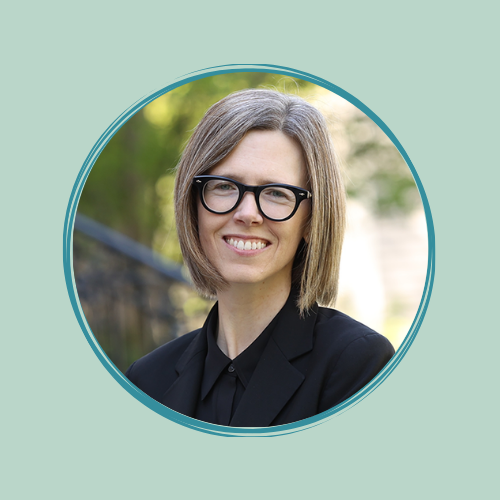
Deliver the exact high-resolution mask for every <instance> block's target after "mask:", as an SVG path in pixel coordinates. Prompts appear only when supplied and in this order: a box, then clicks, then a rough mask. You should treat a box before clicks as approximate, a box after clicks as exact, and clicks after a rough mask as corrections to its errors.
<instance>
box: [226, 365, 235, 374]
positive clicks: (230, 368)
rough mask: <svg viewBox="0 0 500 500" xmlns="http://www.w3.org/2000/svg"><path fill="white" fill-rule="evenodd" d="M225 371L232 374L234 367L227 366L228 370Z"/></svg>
mask: <svg viewBox="0 0 500 500" xmlns="http://www.w3.org/2000/svg"><path fill="white" fill-rule="evenodd" d="M227 371H228V372H229V373H233V372H234V366H233V365H229V368H228V369H227Z"/></svg>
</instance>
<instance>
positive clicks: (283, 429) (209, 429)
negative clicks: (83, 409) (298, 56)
mask: <svg viewBox="0 0 500 500" xmlns="http://www.w3.org/2000/svg"><path fill="white" fill-rule="evenodd" d="M242 72H260V73H275V74H280V75H284V76H289V77H292V78H299V79H302V80H306V81H309V82H311V83H314V84H316V85H318V86H320V87H323V88H325V89H327V90H329V91H331V92H333V93H335V94H337V95H339V96H340V97H342V98H344V99H345V100H347V101H349V102H350V103H351V104H353V105H354V106H356V107H357V108H358V109H359V110H360V111H362V112H363V113H365V114H366V115H367V116H368V117H369V118H371V120H373V122H375V123H376V124H377V125H378V126H379V127H380V129H381V130H382V131H383V132H384V133H385V134H386V135H387V137H388V138H389V139H390V140H391V141H392V143H393V144H394V146H395V147H396V148H397V150H398V151H399V153H400V154H401V156H402V157H403V159H404V161H405V162H406V165H407V166H408V168H409V169H410V171H411V173H412V175H413V178H414V181H415V184H416V186H417V189H418V192H419V194H420V197H421V200H422V205H423V209H424V212H425V219H426V224H427V237H428V260H427V272H426V277H425V285H424V289H423V293H422V298H421V300H420V304H419V307H418V310H417V313H416V315H415V318H414V319H413V322H412V324H411V326H410V329H409V331H408V333H407V335H406V337H405V338H404V340H403V342H402V344H401V345H400V347H399V349H398V350H397V352H396V354H395V355H394V356H393V357H392V359H391V360H390V361H389V363H388V364H387V365H386V366H385V367H384V368H383V369H382V370H381V371H380V372H379V373H378V375H377V376H376V377H375V378H374V379H373V380H372V381H371V382H370V383H368V384H367V385H366V386H365V387H363V388H362V389H361V390H360V391H358V392H357V393H356V394H354V395H353V396H351V397H350V398H349V399H347V400H346V401H344V402H342V403H341V404H339V405H337V406H335V407H333V408H331V409H329V410H327V411H325V412H323V413H320V414H318V415H315V416H313V417H309V418H306V419H304V420H300V421H298V422H294V423H291V424H286V425H279V426H275V427H258V428H253V427H244V428H243V427H242V428H238V427H225V426H219V425H215V424H210V423H207V422H202V421H199V420H196V419H194V418H191V417H188V416H185V415H182V414H180V413H177V412H176V411H174V410H171V409H170V408H168V407H166V406H164V405H162V404H161V403H159V402H157V401H155V400H154V399H152V398H150V397H149V396H147V395H146V394H145V393H144V392H142V391H141V390H140V389H138V388H137V387H136V386H135V385H134V384H132V383H131V382H130V381H129V380H128V379H127V378H126V377H125V375H124V374H123V373H122V372H121V371H120V370H119V369H118V368H117V367H116V366H115V365H114V363H113V362H112V361H111V360H110V359H109V357H108V356H107V354H106V353H105V352H104V350H103V349H102V347H101V346H100V345H99V343H98V342H97V340H96V338H95V336H94V334H93V333H92V330H91V328H90V326H89V324H88V323H87V320H86V318H85V315H84V313H83V310H82V307H81V304H80V300H79V298H78V292H77V288H76V283H75V278H74V273H73V229H74V224H75V217H76V212H77V207H78V202H79V199H80V195H81V193H82V190H83V187H84V185H85V181H86V179H87V177H88V175H89V173H90V171H91V169H92V167H93V166H94V163H95V162H96V160H97V158H98V157H99V155H100V153H101V152H102V150H103V149H104V148H105V147H106V145H107V144H108V142H109V141H110V139H111V138H112V137H113V136H114V135H115V133H116V132H117V131H118V130H119V129H120V128H121V127H122V125H123V124H124V123H125V122H127V120H129V119H130V118H131V117H132V116H133V115H134V114H136V113H137V112H138V111H140V110H141V109H142V108H144V107H145V106H146V105H147V104H149V103H150V102H151V101H153V100H155V99H157V98H158V97H160V96H161V95H163V94H166V93H167V92H169V91H171V90H173V89H176V88H177V87H180V86H182V85H185V84H187V83H190V82H192V81H195V80H199V79H202V78H206V77H210V76H215V75H220V74H226V73H242ZM63 266H64V275H65V280H66V286H67V289H68V294H69V297H70V300H71V305H72V307H73V310H74V312H75V315H76V318H77V320H78V322H79V324H80V327H81V329H82V331H83V333H84V335H85V337H86V339H87V341H88V342H89V344H90V346H91V347H92V349H93V351H94V353H95V354H96V356H97V357H98V358H99V360H100V361H101V363H102V364H103V365H104V367H105V368H106V369H107V370H108V372H109V373H110V374H111V375H112V376H113V377H114V378H115V380H116V381H117V382H118V383H119V384H120V385H121V386H122V387H123V388H124V389H126V390H127V391H128V392H129V393H130V394H131V395H132V396H134V397H135V398H136V399H137V400H138V401H140V402H141V403H143V404H144V405H146V406H147V407H148V408H150V409H151V410H153V411H155V412H156V413H158V414H159V415H162V416H163V417H165V418H167V419H168V420H170V421H172V422H176V423H178V424H181V425H183V426H185V427H188V428H191V429H195V430H198V431H201V432H204V433H208V434H213V435H219V436H280V435H285V434H291V433H294V432H298V431H302V430H305V429H308V428H310V427H314V426H316V425H319V424H321V423H323V422H325V421H327V420H329V419H330V418H332V417H333V416H335V415H338V414H340V413H342V412H344V411H346V410H348V409H349V408H352V407H353V406H354V405H356V404H357V403H359V402H360V401H361V400H363V399H364V398H365V397H366V396H368V395H369V394H370V393H371V392H372V391H373V390H375V389H376V388H377V387H378V386H379V385H380V384H381V383H382V382H383V381H384V380H385V379H386V378H387V377H388V376H389V375H390V373H391V372H392V371H393V370H394V369H395V368H396V366H397V365H398V364H399V363H400V362H401V360H402V359H403V357H404V356H405V355H406V353H407V351H408V349H409V348H410V346H411V345H412V343H413V341H414V340H415V337H416V335H417V333H418V331H419V329H420V326H421V324H422V321H423V319H424V316H425V313H426V311H427V307H428V305H429V301H430V297H431V292H432V287H433V283H434V275H435V234H434V225H433V221H432V215H431V209H430V206H429V202H428V199H427V196H426V194H425V190H424V187H423V185H422V182H421V181H420V178H419V176H418V174H417V172H416V170H415V167H414V166H413V164H412V162H411V160H410V158H409V156H408V154H407V153H406V151H405V150H404V148H403V146H402V145H401V143H400V142H399V141H398V140H397V138H396V137H395V135H394V134H393V133H392V132H391V130H390V129H389V127H388V126H387V125H386V124H385V123H384V122H383V121H382V120H381V119H380V117H379V116H377V115H376V114H375V113H374V112H373V111H372V110H371V109H370V108H368V107H367V106H366V105H365V104H363V103H362V102H361V101H359V100H358V99H356V98H355V97H354V96H353V95H351V94H349V93H348V92H346V91H345V90H343V89H342V88H340V87H338V86H337V85H334V84H332V83H330V82H328V81H327V80H324V79H322V78H319V77H317V76H314V75H312V74H310V73H305V72H303V71H298V70H296V69H292V68H288V67H283V66H277V65H271V64H260V65H253V64H252V65H247V64H231V65H223V66H215V67H211V68H204V69H202V70H199V71H196V72H193V73H190V74H187V75H184V76H182V77H180V78H179V79H178V81H176V82H175V83H172V84H170V85H168V86H166V87H163V88H162V89H160V90H158V91H155V92H153V93H151V94H149V95H148V96H146V97H143V98H142V99H140V100H138V101H137V102H136V103H134V104H133V105H132V106H130V107H129V108H128V109H127V110H126V111H124V112H123V113H122V114H121V115H120V116H119V117H118V118H117V119H116V120H115V121H114V122H113V123H112V124H111V125H110V126H109V127H108V128H107V129H106V130H105V132H104V133H103V134H102V135H101V137H100V138H99V140H98V141H97V142H96V144H95V145H94V147H93V148H92V150H91V151H90V153H89V154H88V156H87V158H86V159H85V162H84V163H83V166H82V167H81V169H80V171H79V173H78V176H77V178H76V180H75V183H74V185H73V189H72V191H71V194H70V197H69V202H68V206H67V210H66V216H65V220H64V231H63Z"/></svg>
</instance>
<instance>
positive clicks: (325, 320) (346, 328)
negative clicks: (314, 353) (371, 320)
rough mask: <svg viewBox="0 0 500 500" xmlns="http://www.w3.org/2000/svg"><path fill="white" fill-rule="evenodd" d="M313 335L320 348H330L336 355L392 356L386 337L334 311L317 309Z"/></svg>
mask: <svg viewBox="0 0 500 500" xmlns="http://www.w3.org/2000/svg"><path fill="white" fill-rule="evenodd" d="M315 334H316V342H317V343H318V344H319V345H321V346H322V348H324V349H327V350H328V349H329V348H330V349H331V350H333V351H335V353H336V354H339V353H340V354H342V353H344V352H346V353H347V352H354V351H365V352H366V353H367V354H368V355H369V356H373V355H376V354H380V355H381V356H383V357H385V358H390V357H392V355H393V354H394V348H393V346H392V344H391V343H390V342H389V340H388V339H387V338H386V337H384V336H383V335H381V334H379V333H377V332H376V331H375V330H373V329H371V328H370V327H368V326H366V325H364V324H363V323H361V322H359V321H356V320H355V319H354V318H351V317H350V316H348V315H347V314H344V313H342V312H340V311H338V310H336V309H330V308H326V307H319V308H318V317H317V320H316V327H315Z"/></svg>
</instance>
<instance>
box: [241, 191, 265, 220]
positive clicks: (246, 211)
mask: <svg viewBox="0 0 500 500" xmlns="http://www.w3.org/2000/svg"><path fill="white" fill-rule="evenodd" d="M234 217H235V218H236V219H237V220H240V221H241V222H244V223H245V224H254V225H255V224H262V222H263V221H264V219H263V217H262V214H261V213H260V211H259V208H258V207H257V201H256V199H255V195H254V193H245V194H244V195H243V198H242V200H241V202H240V204H239V205H238V206H237V207H236V210H235V212H234Z"/></svg>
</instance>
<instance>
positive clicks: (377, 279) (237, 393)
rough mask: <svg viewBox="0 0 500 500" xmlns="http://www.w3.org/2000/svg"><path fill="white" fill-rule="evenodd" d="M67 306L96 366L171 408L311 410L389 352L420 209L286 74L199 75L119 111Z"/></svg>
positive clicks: (417, 259) (78, 243)
mask: <svg viewBox="0 0 500 500" xmlns="http://www.w3.org/2000/svg"><path fill="white" fill-rule="evenodd" d="M73 252H74V258H73V266H74V275H75V282H76V286H77V290H78V295H79V299H80V303H81V306H82V310H83V311H84V313H85V316H86V319H87V321H88V324H89V326H90V327H91V329H92V332H93V334H94V335H95V337H96V339H97V341H98V342H99V344H100V345H101V347H102V349H103V350H104V351H105V352H106V354H107V356H108V357H109V359H110V361H111V362H112V363H114V364H115V365H116V367H117V368H118V369H119V370H121V371H122V372H123V373H124V375H125V377H127V379H128V380H129V381H130V382H131V383H132V384H134V386H136V387H137V388H138V389H139V390H140V391H142V392H143V393H144V394H146V395H147V396H148V397H150V398H152V399H153V400H155V401H157V402H158V403H160V404H162V405H164V406H166V407H167V408H170V409H171V410H174V411H176V412H178V413H180V414H182V415H185V416H187V417H191V418H193V419H196V420H199V421H202V422H207V423H211V424H216V425H221V426H229V427H270V426H278V425H283V424H290V423H293V422H297V421H301V420H304V419H307V418H309V417H313V416H315V415H319V414H321V413H323V412H325V411H327V410H330V409H331V408H334V407H335V406H337V405H339V404H341V403H343V402H345V401H346V400H348V399H349V398H351V397H352V396H354V395H355V394H356V393H358V391H360V390H361V389H363V387H365V386H366V385H367V384H369V383H370V382H371V381H372V380H373V379H374V378H375V377H376V376H377V375H378V374H379V373H380V372H381V370H383V369H384V367H385V366H386V365H387V364H388V363H389V361H390V360H391V358H392V357H393V356H394V353H395V350H396V349H397V348H398V347H399V345H400V344H401V343H402V342H403V340H404V337H405V334H406V332H407V331H408V329H409V327H410V325H411V322H412V321H413V317H414V315H415V313H416V310H417V308H418V304H419V301H420V298H421V294H422V290H423V287H424V281H425V272H426V262H427V241H426V233H425V217H424V215H423V210H422V204H421V201H420V198H419V196H418V190H417V189H416V186H415V182H414V180H413V178H412V175H411V172H410V171H409V169H408V167H407V166H406V164H405V162H404V160H403V159H402V158H401V156H400V155H399V153H398V151H397V149H396V148H395V146H394V145H393V144H392V143H391V141H390V140H389V139H388V138H387V137H386V136H385V135H384V133H383V132H382V131H381V130H380V129H379V128H378V127H377V125H376V124H374V123H373V122H372V121H371V120H370V119H369V118H368V117H367V116H366V115H365V114H364V113H362V112H361V111H359V110H358V109H357V108H356V107H355V106H353V105H352V104H350V103H348V102H347V101H345V100H344V99H342V98H341V97H339V96H337V95H335V94H333V93H331V92H329V91H325V89H322V88H321V87H318V86H316V85H313V84H311V83H309V82H305V81H301V80H292V79H290V78H284V77H282V76H280V75H272V74H264V73H237V74H227V75H218V76H214V77H209V78H204V79H201V80H198V81H195V82H192V83H189V84H186V85H183V86H180V87H178V88H176V89H175V90H172V91H171V92H169V93H166V94H164V95H162V96H160V97H158V99H156V100H155V101H153V102H151V103H150V104H148V105H147V106H146V107H144V108H143V109H141V110H140V111H139V112H138V113H137V114H136V115H134V116H133V117H132V118H131V119H130V120H129V121H128V122H126V123H125V124H124V126H123V127H122V128H121V129H120V130H119V131H118V132H117V133H116V135H115V136H114V137H113V138H112V139H111V141H110V142H109V144H108V145H107V146H106V148H105V149H104V150H103V152H102V154H101V155H100V157H99V158H98V159H97V161H96V163H95V165H94V167H93V169H92V171H91V172H90V175H89V177H88V179H87V182H86V185H85V188H84V189H83V192H82V196H81V199H80V203H79V206H78V214H77V218H76V221H75V231H74V248H73Z"/></svg>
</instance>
